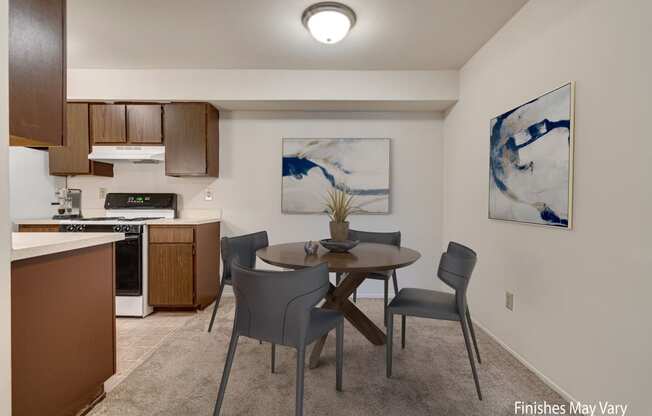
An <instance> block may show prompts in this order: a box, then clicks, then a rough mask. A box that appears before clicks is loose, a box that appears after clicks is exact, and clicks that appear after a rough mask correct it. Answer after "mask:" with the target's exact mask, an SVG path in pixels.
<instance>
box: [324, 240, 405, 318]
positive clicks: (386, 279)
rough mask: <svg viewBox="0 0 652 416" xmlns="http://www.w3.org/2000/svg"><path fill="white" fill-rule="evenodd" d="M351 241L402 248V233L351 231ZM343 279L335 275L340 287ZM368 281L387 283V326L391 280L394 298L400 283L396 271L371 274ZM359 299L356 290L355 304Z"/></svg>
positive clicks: (339, 275) (385, 308)
mask: <svg viewBox="0 0 652 416" xmlns="http://www.w3.org/2000/svg"><path fill="white" fill-rule="evenodd" d="M349 240H360V242H362V243H377V244H387V245H391V246H397V247H400V246H401V232H400V231H395V232H371V231H358V230H349ZM341 277H342V274H341V273H337V274H336V275H335V281H336V283H337V284H338V285H339V284H340V279H341ZM367 278H368V279H375V280H382V281H384V282H385V291H384V294H385V296H384V299H385V303H384V313H385V318H384V321H385V326H387V303H388V301H389V279H390V278H391V279H392V282H393V283H394V296H396V295H397V294H398V282H397V281H396V270H386V271H378V272H373V273H369V275H368V276H367ZM357 298H358V290H357V289H356V290H355V291H354V292H353V302H356V301H357Z"/></svg>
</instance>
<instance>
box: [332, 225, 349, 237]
mask: <svg viewBox="0 0 652 416" xmlns="http://www.w3.org/2000/svg"><path fill="white" fill-rule="evenodd" d="M330 229H331V238H332V239H333V240H335V241H346V240H348V239H349V222H348V221H345V222H335V221H331V222H330Z"/></svg>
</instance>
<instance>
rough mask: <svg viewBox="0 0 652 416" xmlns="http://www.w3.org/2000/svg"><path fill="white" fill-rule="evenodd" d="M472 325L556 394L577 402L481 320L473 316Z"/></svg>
mask: <svg viewBox="0 0 652 416" xmlns="http://www.w3.org/2000/svg"><path fill="white" fill-rule="evenodd" d="M473 325H475V326H477V327H479V328H480V329H482V330H483V331H484V332H485V333H486V334H487V335H489V337H490V338H491V339H493V340H494V341H496V342H497V343H498V344H499V345H500V346H501V347H503V348H504V349H505V350H506V351H507V352H508V353H510V354H511V355H512V357H514V358H516V359H517V360H518V361H519V362H520V363H521V364H523V365H524V366H525V367H527V368H528V370H530V371H532V372H533V373H534V374H535V375H536V376H537V377H538V378H539V379H540V380H541V381H543V382H544V383H545V384H546V385H547V386H548V387H550V388H551V389H553V390H554V391H555V392H557V394H559V395H560V396H561V397H563V398H564V399H565V400H567V401H568V402H577V400H576V399H575V398H574V397H573V396H572V395H571V394H570V393H568V392H567V391H566V390H564V389H562V388H561V387H560V386H559V385H558V384H557V383H555V382H554V381H552V380H551V379H550V378H549V377H548V376H546V375H545V374H543V373H542V372H541V371H540V370H539V369H538V368H536V367H535V366H534V365H532V364H531V363H530V362H529V361H528V360H526V359H525V358H523V357H522V356H521V355H520V354H519V353H517V352H516V351H514V350H513V349H512V348H511V347H509V346H508V345H507V344H506V343H504V342H503V341H502V340H501V339H500V338H498V337H497V336H496V335H494V333H493V332H491V331H489V330H488V329H487V327H486V326H485V325H484V324H482V322H479V321H478V319H477V318H476V317H475V316H473Z"/></svg>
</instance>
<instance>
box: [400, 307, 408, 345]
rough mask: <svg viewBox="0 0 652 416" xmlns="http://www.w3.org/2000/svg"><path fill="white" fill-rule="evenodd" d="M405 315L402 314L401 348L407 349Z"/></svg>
mask: <svg viewBox="0 0 652 416" xmlns="http://www.w3.org/2000/svg"><path fill="white" fill-rule="evenodd" d="M405 318H406V317H405V315H401V349H403V350H404V349H405V325H406V324H407V320H406V319H405Z"/></svg>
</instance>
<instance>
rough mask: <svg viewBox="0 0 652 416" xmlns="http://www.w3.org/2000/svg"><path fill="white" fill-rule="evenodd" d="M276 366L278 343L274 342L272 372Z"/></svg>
mask: <svg viewBox="0 0 652 416" xmlns="http://www.w3.org/2000/svg"><path fill="white" fill-rule="evenodd" d="M275 366H276V344H274V343H272V374H274V369H275Z"/></svg>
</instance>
